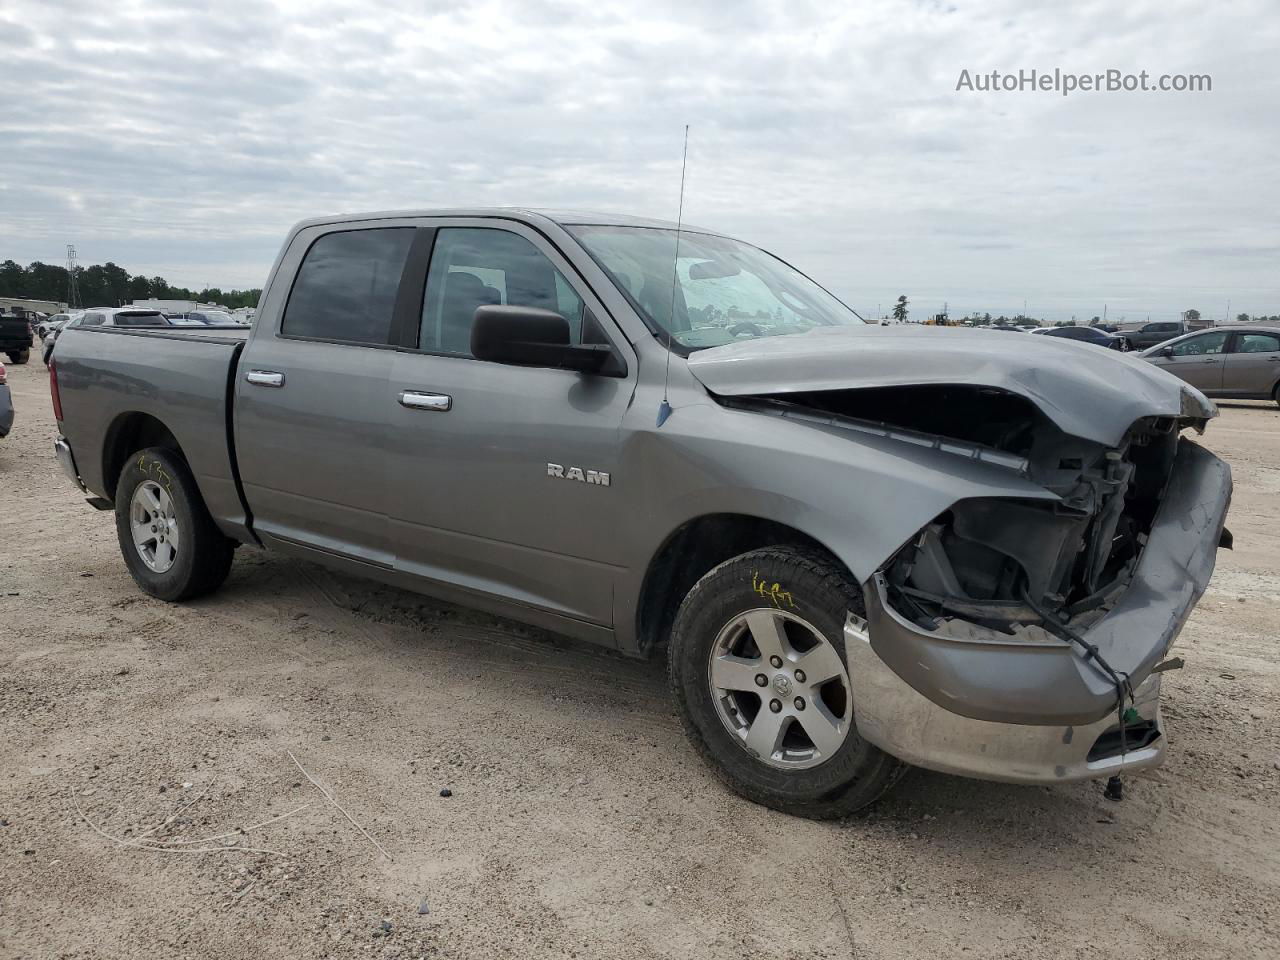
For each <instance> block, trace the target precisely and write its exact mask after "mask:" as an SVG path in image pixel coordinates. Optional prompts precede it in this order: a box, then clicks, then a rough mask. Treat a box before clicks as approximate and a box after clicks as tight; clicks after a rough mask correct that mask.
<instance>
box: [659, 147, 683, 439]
mask: <svg viewBox="0 0 1280 960" xmlns="http://www.w3.org/2000/svg"><path fill="white" fill-rule="evenodd" d="M688 166H689V125H688V124H687V123H686V124H685V125H684V151H683V152H682V153H681V154H680V207H679V209H678V211H677V212H676V252H675V256H673V257H672V258H671V315H670V316H669V317H668V318H667V366H666V369H665V370H664V371H663V374H662V403H660V404H659V405H658V426H662V425H663V424H664V423H666V422H667V417H669V416H671V403H670V402H669V401H668V399H667V388H668V387H669V386H670V384H671V343H672V333H671V330H672V328H673V327H674V326H675V323H676V285H677V284H678V283H679V282H680V229H681V227H682V226H683V225H684V173H685V170H686V169H688Z"/></svg>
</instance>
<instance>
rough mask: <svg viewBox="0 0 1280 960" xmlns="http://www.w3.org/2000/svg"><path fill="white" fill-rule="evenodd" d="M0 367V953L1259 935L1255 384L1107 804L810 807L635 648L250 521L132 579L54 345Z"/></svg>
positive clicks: (630, 951)
mask: <svg viewBox="0 0 1280 960" xmlns="http://www.w3.org/2000/svg"><path fill="white" fill-rule="evenodd" d="M9 379H10V383H11V385H12V387H13V392H14V397H15V405H16V406H17V411H18V419H17V423H16V425H15V428H14V431H13V433H12V434H10V436H9V437H8V438H7V439H5V440H0V504H2V508H0V957H5V958H9V957H24V958H53V957H78V958H86V957H139V958H142V957H145V958H148V960H152V958H157V957H161V958H167V957H191V958H196V957H201V958H205V957H207V958H219V960H227V958H254V960H260V958H274V957H347V956H359V957H366V956H385V957H406V958H411V957H448V958H490V957H519V958H529V957H577V958H597V957H600V958H614V957H618V958H640V957H672V958H706V957H735V958H736V957H785V958H802V957H803V958H809V957H813V958H849V957H856V958H874V957H882V958H914V957H926V956H927V957H959V956H966V957H975V958H977V957H1010V958H1015V957H1016V958H1021V957H1036V958H1056V957H1090V958H1091V957H1117V958H1125V960H1138V958H1146V957H1161V958H1178V957H1224V958H1226V957H1230V958H1238V957H1263V956H1268V957H1276V956H1277V955H1278V954H1280V822H1278V821H1280V818H1278V816H1277V814H1278V812H1280V712H1278V710H1277V706H1278V704H1280V651H1278V650H1277V646H1276V623H1277V621H1278V620H1280V506H1278V505H1280V411H1277V410H1276V408H1275V407H1274V406H1271V405H1263V404H1233V405H1230V406H1227V407H1225V408H1224V409H1223V416H1222V418H1221V419H1220V420H1218V421H1217V422H1215V423H1214V424H1212V425H1211V427H1210V429H1209V432H1208V434H1207V437H1206V442H1207V443H1208V445H1209V446H1210V447H1211V448H1212V449H1214V450H1215V451H1217V452H1218V453H1219V454H1221V455H1224V456H1225V457H1227V459H1229V460H1230V462H1231V464H1232V467H1233V469H1234V471H1235V478H1236V496H1235V504H1234V507H1233V509H1232V513H1231V517H1230V518H1229V525H1230V527H1231V529H1232V531H1233V532H1234V533H1235V544H1236V549H1235V552H1234V553H1223V554H1222V555H1221V558H1220V561H1219V566H1218V572H1217V574H1216V575H1215V577H1214V580H1213V583H1212V585H1211V586H1210V588H1209V592H1208V594H1207V595H1206V597H1205V600H1204V601H1203V603H1202V604H1201V606H1200V607H1199V609H1198V610H1197V611H1196V613H1195V615H1194V617H1193V618H1192V620H1191V623H1190V624H1189V626H1188V627H1187V629H1186V631H1185V632H1184V633H1183V635H1182V638H1181V640H1180V641H1179V644H1178V647H1177V648H1176V652H1177V653H1179V654H1181V655H1182V656H1183V657H1185V658H1186V661H1187V666H1186V669H1185V670H1182V671H1180V672H1174V673H1171V674H1167V675H1166V683H1165V691H1166V697H1165V702H1166V711H1167V715H1168V719H1169V727H1170V742H1171V748H1170V755H1169V760H1168V762H1167V763H1166V765H1165V766H1164V767H1163V768H1162V769H1160V770H1157V771H1154V772H1151V773H1149V774H1147V775H1140V776H1133V777H1130V778H1129V779H1128V781H1127V783H1126V797H1125V800H1124V801H1123V802H1122V803H1112V802H1110V801H1107V800H1105V799H1103V797H1102V790H1101V785H1100V784H1096V783H1085V784H1076V785H1070V786H1064V787H1057V788H1052V789H1049V788H1028V787H1012V786H1003V785H998V784H986V783H978V782H974V781H968V780H962V779H957V778H953V777H946V776H941V775H937V774H931V773H925V772H922V771H912V772H911V773H909V774H908V775H907V776H906V777H905V778H904V779H903V781H902V782H901V783H900V784H899V785H898V786H897V788H896V789H895V790H894V791H893V792H892V793H891V794H890V795H889V796H888V798H886V799H885V800H884V801H882V802H881V803H880V804H879V805H878V806H877V807H875V808H874V809H873V810H872V811H871V812H870V813H869V814H867V815H865V816H860V817H858V818H855V819H852V820H850V821H847V822H842V823H812V822H807V821H803V820H796V819H792V818H789V817H786V816H783V815H781V814H778V813H774V812H772V811H770V810H766V809H763V808H760V807H757V806H754V805H752V804H750V803H747V802H746V801H744V800H740V799H738V798H737V797H736V796H734V795H733V794H731V793H729V792H728V791H727V790H725V789H724V788H723V787H722V786H721V785H720V784H719V782H718V781H717V780H715V779H714V778H713V777H712V776H711V774H710V773H709V772H708V771H707V770H706V769H705V768H704V767H703V766H702V765H701V763H700V762H699V761H698V759H697V758H696V757H695V755H694V752H693V750H692V749H691V748H690V747H689V746H688V745H687V744H686V742H685V740H684V738H683V736H682V734H681V731H680V727H679V724H678V723H677V721H676V719H675V717H674V716H673V714H672V706H671V703H670V701H669V699H668V696H667V693H666V689H665V683H664V677H663V672H662V668H661V665H660V664H658V663H636V662H631V661H627V660H623V659H620V658H618V657H616V656H614V655H612V654H610V653H608V652H602V651H599V650H595V649H589V648H586V647H582V646H578V645H575V644H572V643H570V642H568V641H565V640H559V639H556V638H552V637H548V636H546V635H543V634H541V633H539V632H537V631H534V630H531V629H528V628H526V627H522V626H519V625H514V624H511V623H507V622H503V621H499V620H495V619H493V618H489V617H485V616H481V615H478V614H475V613H471V612H468V611H465V610H461V609H458V608H455V607H450V606H446V605H442V604H437V603H434V602H432V601H429V600H424V599H422V598H420V597H417V596H415V595H411V594H407V593H401V592H398V591H393V590H388V589H385V588H381V587H376V586H373V585H370V584H366V583H363V582H359V581H355V580H350V579H347V578H342V577H338V576H334V575H332V574H329V573H327V572H325V571H324V570H322V569H321V568H319V567H316V566H312V565H309V564H305V563H299V562H296V561H293V560H287V559H283V558H280V557H275V556H268V555H265V554H263V553H262V552H259V551H255V550H249V549H244V550H241V551H240V552H239V553H238V554H237V559H236V563H235V567H234V569H233V571H232V574H231V577H230V579H229V581H228V582H227V584H226V586H225V587H224V588H223V589H222V590H221V591H220V592H219V593H218V594H216V595H215V596H212V597H209V598H207V599H204V600H201V601H199V602H196V603H191V604H188V605H184V606H170V605H168V604H164V603H161V602H159V601H155V600H152V599H149V598H147V597H145V596H144V595H143V594H141V593H140V592H139V591H138V590H137V589H136V588H135V587H134V585H133V582H132V581H131V580H130V579H129V576H128V574H127V573H126V572H125V568H124V565H123V563H122V562H121V560H120V558H119V555H118V552H117V546H116V539H115V532H114V528H113V524H112V520H111V516H110V515H109V514H106V513H99V512H97V511H95V510H93V509H91V508H90V507H88V506H86V505H85V503H84V501H83V498H82V497H81V496H80V494H79V493H78V492H77V491H76V490H74V489H73V488H72V486H71V485H70V484H69V483H68V482H67V481H66V479H65V478H64V477H63V476H62V474H61V473H60V471H59V470H58V467H57V465H56V463H55V462H54V459H53V457H52V452H51V441H52V439H53V437H54V433H55V425H54V420H53V417H52V413H51V410H50V405H49V398H48V392H47V388H46V377H45V371H44V368H43V366H42V365H40V364H39V363H38V362H33V363H31V364H30V365H28V366H25V367H14V366H10V367H9ZM290 751H292V753H293V754H294V756H296V757H297V759H298V761H299V762H300V763H301V764H302V766H303V767H304V768H305V769H306V771H307V772H308V773H309V774H310V775H311V776H313V777H315V779H316V780H317V781H319V782H320V783H321V784H322V785H323V786H324V787H325V788H326V789H328V790H329V791H330V792H331V793H332V795H333V796H334V798H335V799H336V800H337V802H338V803H339V804H341V805H342V807H343V808H345V809H346V810H347V811H348V812H349V813H350V815H351V817H352V818H353V819H354V820H355V821H356V822H358V823H359V824H360V825H361V826H362V827H363V828H364V829H365V830H367V831H368V834H369V836H370V837H372V838H373V839H374V840H376V841H377V844H379V845H381V847H383V848H385V850H386V852H387V854H388V855H389V856H383V854H382V853H380V852H379V849H378V847H377V846H375V844H374V843H373V842H371V841H370V840H369V839H366V837H365V836H364V835H363V834H362V833H361V832H360V831H359V830H358V829H357V828H356V827H355V826H353V825H352V823H351V822H349V821H348V820H347V819H346V818H345V817H344V816H343V814H342V813H340V812H339V811H338V810H337V809H335V808H334V807H333V806H331V805H329V803H328V802H327V801H326V800H325V798H324V796H322V794H321V793H320V792H319V791H318V790H317V789H316V788H315V787H314V786H313V785H312V784H311V782H310V781H309V780H308V779H307V777H306V776H304V775H303V774H302V773H301V772H300V771H299V768H298V767H297V766H295V765H294V763H293V761H292V760H291V759H290V756H289V752H290ZM443 788H448V789H449V790H451V791H452V796H449V797H442V796H441V790H442V789H443ZM303 804H308V805H307V806H305V807H303V808H302V809H301V810H297V808H298V807H301V806H302V805H303ZM80 809H82V810H83V811H84V814H85V816H86V817H87V819H88V820H91V821H93V823H94V824H98V825H100V829H101V830H102V831H103V832H104V833H105V834H108V835H110V836H111V837H116V838H124V839H132V838H137V837H140V836H142V835H143V834H146V833H147V832H148V831H153V830H154V831H155V832H151V833H150V834H149V836H151V837H160V836H164V837H170V838H181V839H186V840H198V839H200V838H203V837H209V836H212V835H216V834H223V833H227V832H231V831H235V830H236V829H237V828H239V827H248V826H251V825H253V824H256V823H259V822H262V821H266V820H269V819H272V818H275V817H282V816H283V819H280V820H277V821H276V822H274V823H272V824H269V825H267V826H265V827H262V828H261V829H257V830H253V831H251V832H249V833H247V834H245V835H243V836H238V835H237V836H236V837H235V838H234V840H233V839H231V838H228V839H224V840H222V841H212V842H210V843H205V844H199V843H195V844H192V843H188V844H186V845H185V846H186V847H187V848H188V849H187V850H186V851H184V852H176V851H175V852H156V851H152V850H144V849H140V848H138V847H137V846H129V845H120V844H117V843H115V842H113V841H112V840H110V839H108V838H107V837H105V836H103V835H100V834H99V833H96V832H95V831H94V829H93V828H92V827H91V826H90V825H89V823H88V822H87V820H86V819H85V818H82V816H81V814H80V813H79V812H78V810H80ZM295 811H296V812H295ZM166 821H167V825H166V826H164V827H160V825H161V824H164V823H166ZM156 828H159V829H156ZM134 842H135V843H136V840H134ZM216 842H221V843H229V842H234V843H235V844H236V845H237V846H245V847H251V848H257V849H260V850H265V851H271V852H246V851H220V850H213V851H210V850H209V847H210V846H211V845H212V844H213V843H216Z"/></svg>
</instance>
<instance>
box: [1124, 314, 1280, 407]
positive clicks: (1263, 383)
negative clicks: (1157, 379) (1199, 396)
mask: <svg viewBox="0 0 1280 960" xmlns="http://www.w3.org/2000/svg"><path fill="white" fill-rule="evenodd" d="M1142 359H1144V360H1147V361H1149V362H1151V363H1154V364H1155V365H1156V366H1158V367H1160V368H1161V369H1164V370H1167V371H1169V372H1170V373H1172V374H1173V375H1174V376H1177V377H1181V378H1182V379H1183V380H1185V381H1186V382H1187V383H1189V384H1191V385H1192V386H1193V387H1195V388H1196V389H1198V390H1199V391H1200V392H1201V393H1203V394H1205V395H1206V396H1210V397H1217V398H1220V399H1234V400H1274V401H1275V402H1276V403H1277V404H1280V327H1272V326H1266V327H1263V326H1258V325H1255V324H1250V325H1249V326H1247V327H1215V328H1214V329H1212V330H1199V331H1197V332H1195V333H1189V334H1186V335H1184V336H1181V337H1178V338H1177V339H1176V340H1172V341H1170V342H1169V343H1162V344H1159V345H1157V346H1154V347H1151V348H1150V349H1148V350H1146V351H1144V352H1143V354H1142Z"/></svg>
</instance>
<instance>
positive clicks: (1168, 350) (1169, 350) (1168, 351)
mask: <svg viewBox="0 0 1280 960" xmlns="http://www.w3.org/2000/svg"><path fill="white" fill-rule="evenodd" d="M1160 356H1162V357H1172V356H1173V347H1161V348H1160Z"/></svg>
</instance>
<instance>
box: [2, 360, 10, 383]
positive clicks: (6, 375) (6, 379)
mask: <svg viewBox="0 0 1280 960" xmlns="http://www.w3.org/2000/svg"><path fill="white" fill-rule="evenodd" d="M8 380H9V374H7V373H5V370H4V364H3V363H0V385H3V384H5V383H7V382H8Z"/></svg>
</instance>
